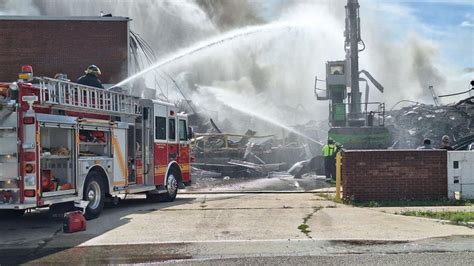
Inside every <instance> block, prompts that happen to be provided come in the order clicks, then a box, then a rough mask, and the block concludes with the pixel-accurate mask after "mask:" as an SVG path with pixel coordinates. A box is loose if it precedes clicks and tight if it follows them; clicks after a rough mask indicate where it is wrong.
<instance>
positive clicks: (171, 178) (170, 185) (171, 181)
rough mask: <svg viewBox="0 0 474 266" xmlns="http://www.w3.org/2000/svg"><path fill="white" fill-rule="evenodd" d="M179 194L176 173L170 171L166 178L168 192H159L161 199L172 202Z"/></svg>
mask: <svg viewBox="0 0 474 266" xmlns="http://www.w3.org/2000/svg"><path fill="white" fill-rule="evenodd" d="M177 194H178V180H177V179H176V173H174V172H170V173H169V174H168V178H166V193H163V194H158V196H159V201H161V202H171V201H174V199H176V195H177Z"/></svg>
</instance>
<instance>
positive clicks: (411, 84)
mask: <svg viewBox="0 0 474 266" xmlns="http://www.w3.org/2000/svg"><path fill="white" fill-rule="evenodd" d="M361 2H363V1H361ZM117 3H118V4H117ZM345 3H346V1H345V0H318V1H300V0H285V1H275V0H271V1H253V0H241V1H225V0H221V1H218V0H195V1H192V0H179V1H178V0H163V1H152V0H134V1H112V0H81V1H79V0H70V1H60V0H37V1H0V6H1V7H4V8H3V9H2V10H4V11H3V12H4V14H10V15H13V14H18V15H48V16H84V15H86V16H97V15H99V13H100V11H104V13H112V14H113V15H118V16H128V17H130V18H132V19H133V21H132V24H131V25H132V29H133V30H134V31H136V32H137V33H138V34H140V35H141V36H142V37H143V38H144V39H145V40H146V41H147V42H149V43H150V44H151V46H152V47H153V49H154V51H155V53H156V55H157V57H158V58H161V57H163V56H166V55H169V54H171V53H173V52H175V51H177V50H179V49H182V48H185V47H190V46H192V45H193V44H194V43H196V42H198V41H203V40H205V39H207V38H210V37H215V36H217V35H219V34H221V33H223V32H226V31H231V30H235V29H239V28H241V27H246V26H250V25H261V24H273V23H276V22H282V21H283V22H291V23H293V24H297V25H299V26H298V27H296V26H295V27H290V28H285V29H281V30H272V31H268V32H267V31H265V32H260V33H257V34H254V35H249V36H245V37H242V38H239V39H235V40H232V41H229V42H222V43H221V44H220V45H218V46H213V47H212V48H210V49H208V50H203V51H201V52H199V53H197V54H195V55H192V56H189V57H185V58H183V59H180V60H178V61H176V62H174V63H172V64H169V65H167V66H166V67H164V68H162V69H160V70H159V71H158V72H152V73H150V75H156V76H157V78H156V83H155V78H151V77H148V79H147V80H148V83H149V85H150V86H154V87H157V88H159V91H161V93H163V94H165V95H168V96H169V98H171V99H173V98H180V97H182V96H181V94H180V93H178V92H177V91H176V88H175V85H174V83H173V82H171V81H170V79H169V78H167V76H166V74H169V75H170V76H172V77H174V79H175V80H176V82H177V83H178V85H179V86H180V87H181V89H182V90H183V92H184V93H185V94H186V95H187V97H188V98H191V100H193V101H195V102H201V103H205V104H206V106H202V108H203V109H206V110H209V111H210V112H212V111H219V113H221V115H220V118H221V119H222V120H225V118H228V119H232V116H235V113H234V112H232V114H229V116H228V117H225V114H224V113H223V112H222V108H225V107H222V106H221V105H220V104H217V103H214V104H213V103H212V101H210V100H211V99H203V97H207V96H206V95H207V94H205V93H202V92H200V93H198V92H197V90H196V88H195V87H194V85H195V84H198V85H202V86H211V87H218V88H223V89H227V90H229V91H230V92H232V93H237V94H240V95H244V96H245V97H246V99H247V100H248V101H249V102H250V101H252V102H255V103H259V102H264V103H265V104H264V105H267V106H271V108H268V110H267V113H277V112H279V113H278V114H276V115H277V116H278V117H279V118H280V119H281V120H283V121H281V122H282V123H286V124H287V125H290V124H294V123H297V122H298V123H299V122H302V121H308V120H319V119H325V118H326V117H327V109H328V107H327V104H328V103H327V102H318V101H316V99H315V97H314V93H313V87H314V76H315V75H317V76H318V78H320V79H324V78H325V62H326V61H328V60H340V59H344V58H345V54H344V48H343V43H344V38H343V31H344V19H345V10H344V5H345ZM26 4H28V5H27V8H26V6H25V5H26ZM363 4H364V3H362V4H361V5H362V7H361V16H362V18H361V20H362V38H363V39H364V42H365V43H366V45H367V47H366V50H365V51H364V52H362V53H361V56H360V66H361V68H362V69H366V70H368V71H369V72H371V73H372V74H373V75H374V76H375V78H377V79H378V80H379V81H380V83H381V84H383V85H384V87H385V94H384V95H381V94H380V93H378V92H377V91H376V90H375V89H373V90H371V100H382V101H385V102H387V104H388V106H391V105H392V104H394V103H395V102H397V101H398V100H401V99H411V100H420V99H424V100H429V98H430V97H429V91H428V90H427V87H428V85H434V86H435V88H437V89H438V90H439V91H442V90H443V86H445V84H446V79H445V78H444V77H443V71H442V68H440V67H439V65H438V63H437V60H436V59H437V56H438V50H437V49H438V47H437V46H436V44H435V43H433V42H432V41H429V40H427V39H425V38H423V37H421V36H420V35H418V34H416V33H411V34H409V35H407V36H402V37H401V38H398V39H397V40H394V38H393V37H391V36H392V35H394V34H396V33H394V32H393V31H392V30H391V26H390V25H384V24H383V18H382V19H381V18H380V17H379V16H376V15H374V14H373V13H371V12H368V11H367V12H366V11H365V7H364V5H363ZM5 10H6V11H5ZM165 73H166V74H165ZM152 81H153V82H152ZM151 83H153V84H151ZM156 85H159V86H156ZM324 86H325V85H324V83H320V84H318V87H319V88H324ZM193 97H194V98H195V99H193ZM196 97H198V98H196ZM257 98H264V100H259V99H257ZM298 106H303V108H300V107H298ZM275 107H276V108H275ZM296 109H298V110H300V111H301V110H305V111H304V112H301V113H298V116H297V117H298V119H300V120H298V121H295V119H294V118H293V117H294V114H295V110H296ZM262 112H265V111H264V110H262ZM290 114H291V115H290ZM223 116H224V117H223ZM255 123H258V121H257V122H255ZM245 126H247V125H245ZM249 126H251V125H249ZM245 129H246V128H245Z"/></svg>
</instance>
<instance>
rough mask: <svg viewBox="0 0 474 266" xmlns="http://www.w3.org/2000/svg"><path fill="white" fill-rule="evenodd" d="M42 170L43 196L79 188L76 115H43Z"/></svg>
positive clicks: (41, 121) (40, 124) (41, 122)
mask: <svg viewBox="0 0 474 266" xmlns="http://www.w3.org/2000/svg"><path fill="white" fill-rule="evenodd" d="M38 122H39V130H40V147H39V148H40V171H41V172H40V173H41V186H40V187H41V192H42V196H43V197H50V196H58V195H64V194H74V193H75V192H76V186H77V184H76V169H75V166H74V165H75V164H74V161H75V160H76V153H77V152H76V151H77V148H76V141H75V139H76V135H77V128H76V120H75V118H71V117H68V118H67V119H64V117H58V116H54V115H41V116H39V117H38Z"/></svg>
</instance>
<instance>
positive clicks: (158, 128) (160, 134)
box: [155, 116, 166, 140]
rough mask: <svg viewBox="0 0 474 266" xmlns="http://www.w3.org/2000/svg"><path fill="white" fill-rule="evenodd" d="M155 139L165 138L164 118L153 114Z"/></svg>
mask: <svg viewBox="0 0 474 266" xmlns="http://www.w3.org/2000/svg"><path fill="white" fill-rule="evenodd" d="M155 139H159V140H166V118H165V117H161V116H155Z"/></svg>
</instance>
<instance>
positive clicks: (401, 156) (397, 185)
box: [341, 150, 447, 201]
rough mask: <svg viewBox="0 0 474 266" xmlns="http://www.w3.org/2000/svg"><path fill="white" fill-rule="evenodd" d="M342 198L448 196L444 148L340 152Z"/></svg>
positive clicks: (357, 199)
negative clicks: (341, 153)
mask: <svg viewBox="0 0 474 266" xmlns="http://www.w3.org/2000/svg"><path fill="white" fill-rule="evenodd" d="M341 171H342V172H341V173H342V185H343V197H344V198H345V199H350V200H354V201H385V200H426V199H444V198H446V197H447V152H446V151H444V150H365V151H346V152H344V153H343V155H342V167H341Z"/></svg>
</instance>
